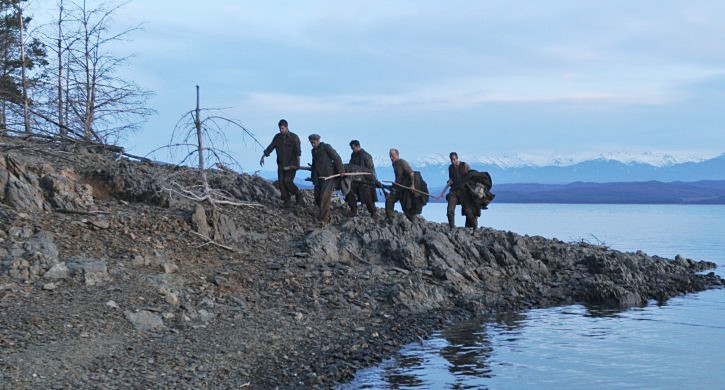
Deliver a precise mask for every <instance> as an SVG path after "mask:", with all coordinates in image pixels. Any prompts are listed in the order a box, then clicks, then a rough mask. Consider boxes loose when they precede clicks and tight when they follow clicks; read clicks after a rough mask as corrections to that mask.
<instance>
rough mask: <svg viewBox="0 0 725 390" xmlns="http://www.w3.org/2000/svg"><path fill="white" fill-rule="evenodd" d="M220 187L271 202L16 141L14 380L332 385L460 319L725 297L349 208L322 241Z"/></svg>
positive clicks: (255, 191) (623, 261)
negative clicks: (192, 191) (215, 196)
mask: <svg viewBox="0 0 725 390" xmlns="http://www.w3.org/2000/svg"><path fill="white" fill-rule="evenodd" d="M210 180H211V184H212V186H213V187H215V188H219V189H223V190H225V191H226V192H227V193H229V194H231V195H232V196H233V197H235V198H236V199H239V200H240V201H245V202H256V203H258V205H256V206H245V207H218V208H216V209H212V208H211V207H209V206H208V205H204V206H203V207H201V206H199V205H196V204H194V203H193V202H190V201H187V200H184V199H183V198H180V197H178V196H175V195H173V194H172V193H170V192H169V191H167V189H168V188H169V183H170V182H172V181H173V182H176V183H179V184H180V185H182V186H192V185H195V184H198V183H197V182H196V175H195V174H194V172H193V171H191V170H188V169H185V168H175V167H172V166H164V165H155V164H149V163H140V162H133V161H129V160H126V159H122V158H119V156H118V155H117V154H116V153H115V152H113V151H109V150H106V149H104V148H101V147H97V146H88V145H86V146H83V145H77V144H70V143H55V142H29V141H21V140H18V139H15V138H2V137H0V222H1V223H2V225H1V226H2V228H0V313H2V315H0V383H2V384H3V386H9V387H12V388H23V387H29V388H30V387H32V388H95V387H105V388H138V387H175V388H198V387H215V388H216V387H221V388H227V387H235V388H238V387H240V386H244V385H246V384H249V387H252V388H269V387H274V386H280V387H285V388H286V387H301V386H320V387H327V386H329V385H330V384H332V383H336V382H339V381H345V380H347V379H350V378H351V375H352V374H353V373H354V372H355V370H356V369H359V368H362V367H365V366H369V365H372V364H375V363H376V362H378V361H379V360H380V359H381V358H383V357H385V356H389V355H390V354H392V353H394V352H395V351H396V350H397V348H398V347H399V346H400V345H402V344H404V343H406V342H409V341H411V340H413V339H415V338H416V337H417V336H425V335H426V334H427V333H428V332H429V331H430V330H431V329H433V328H435V327H439V326H441V325H442V324H443V323H444V322H445V321H447V320H448V319H451V318H461V317H465V316H473V315H480V314H485V313H495V312H501V311H509V310H518V309H524V308H529V307H543V306H551V305H561V304H571V303H575V302H581V303H585V304H591V305H608V306H616V307H622V308H626V307H629V306H632V305H639V304H643V303H645V302H647V301H648V300H650V299H658V300H665V299H667V298H668V297H671V296H674V295H678V294H684V293H687V292H692V291H699V290H703V289H706V288H712V287H718V286H722V285H723V281H722V280H721V279H720V278H719V277H717V276H716V275H714V274H713V273H710V274H708V275H700V274H698V273H697V271H702V270H705V269H708V268H712V267H714V266H715V265H714V264H713V263H707V262H696V261H692V260H689V259H682V258H678V259H675V260H668V259H662V258H658V257H650V256H647V255H645V254H642V253H621V252H617V251H613V250H610V249H608V248H604V247H596V246H590V245H586V244H577V245H572V244H567V243H564V242H561V241H554V240H547V239H544V238H541V237H524V236H520V235H517V234H514V233H510V232H500V231H494V230H490V229H480V230H478V231H476V232H470V231H467V230H464V229H457V230H455V231H449V230H448V228H447V227H445V226H443V225H441V224H434V223H429V222H424V221H421V222H418V223H414V224H411V223H410V222H408V221H407V220H406V219H405V218H402V217H400V216H396V217H395V218H393V219H392V220H389V221H385V222H381V223H379V224H375V223H373V221H372V220H371V219H370V218H369V217H368V216H366V215H361V216H359V217H356V218H353V219H350V218H346V217H343V216H342V207H341V206H340V205H338V206H336V207H335V210H334V211H333V223H332V224H331V225H329V226H326V227H320V226H319V225H318V224H317V223H316V222H315V220H314V215H315V212H314V207H313V206H312V205H311V196H309V195H308V198H307V206H305V207H302V208H299V207H298V208H294V209H291V210H283V209H280V207H279V205H280V202H279V200H278V192H277V190H276V189H275V188H274V186H273V185H272V184H271V183H269V182H267V181H265V180H263V179H261V178H259V177H254V176H249V175H241V176H240V175H235V174H232V173H224V172H212V173H211V174H210ZM204 237H208V239H207V238H204ZM210 240H211V241H210ZM217 244H221V245H217ZM222 245H223V246H224V247H228V248H224V247H222ZM229 249H231V250H229Z"/></svg>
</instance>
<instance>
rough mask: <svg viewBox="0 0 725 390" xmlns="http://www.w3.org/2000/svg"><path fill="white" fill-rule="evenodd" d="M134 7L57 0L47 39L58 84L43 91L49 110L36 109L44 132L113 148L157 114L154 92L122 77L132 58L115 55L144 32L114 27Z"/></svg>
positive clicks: (104, 1) (48, 84)
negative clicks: (153, 106) (150, 102)
mask: <svg viewBox="0 0 725 390" xmlns="http://www.w3.org/2000/svg"><path fill="white" fill-rule="evenodd" d="M128 3H129V1H117V0H102V1H101V2H94V4H97V5H94V6H93V7H91V6H89V5H88V4H87V2H86V1H85V0H56V5H57V20H54V22H53V24H52V26H51V25H48V27H47V28H46V29H45V32H44V34H43V40H44V41H45V43H46V47H48V48H50V50H52V51H53V52H54V53H55V54H56V56H55V58H54V59H53V61H55V62H57V63H56V64H54V65H55V69H54V70H52V73H54V74H53V76H52V79H53V80H52V81H51V80H50V78H48V79H47V80H46V82H45V84H44V85H42V86H41V89H43V90H44V97H45V104H43V106H44V107H45V108H44V109H42V108H40V107H35V108H34V110H35V111H36V112H38V111H44V113H43V115H42V116H38V115H34V116H35V117H36V118H38V119H40V120H41V128H45V129H46V130H49V129H52V131H55V132H57V133H58V134H61V135H70V136H73V137H78V138H83V139H86V140H94V141H96V142H104V143H108V142H113V141H116V140H118V139H120V138H123V137H125V136H126V135H127V134H129V133H130V132H132V131H135V130H137V129H138V128H139V127H140V126H141V124H142V123H143V122H145V120H146V119H147V118H148V117H149V116H150V115H152V114H154V113H155V111H154V110H153V109H151V108H148V107H147V102H148V100H149V98H150V97H151V96H152V93H151V92H150V91H148V90H145V89H143V88H141V87H140V86H138V85H137V84H135V83H134V82H133V81H131V80H128V79H125V78H124V77H122V76H121V75H120V70H121V69H122V68H123V67H124V66H126V65H127V64H128V62H129V60H130V58H131V55H119V54H118V52H117V51H113V50H112V48H115V49H117V48H118V47H119V46H120V45H118V43H119V42H126V41H130V40H131V36H132V34H133V33H135V32H137V31H139V30H140V29H141V28H142V25H141V24H139V25H136V26H132V27H130V28H125V29H117V28H115V26H113V17H114V15H115V14H116V13H118V11H119V10H120V9H121V8H122V7H124V6H125V5H127V4H128ZM32 108H33V107H31V109H32ZM31 112H32V111H31Z"/></svg>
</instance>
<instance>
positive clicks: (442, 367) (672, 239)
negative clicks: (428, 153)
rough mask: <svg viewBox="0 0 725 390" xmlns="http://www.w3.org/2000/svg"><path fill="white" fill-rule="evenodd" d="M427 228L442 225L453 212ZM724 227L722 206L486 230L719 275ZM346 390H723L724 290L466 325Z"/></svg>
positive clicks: (642, 208)
mask: <svg viewBox="0 0 725 390" xmlns="http://www.w3.org/2000/svg"><path fill="white" fill-rule="evenodd" d="M424 216H425V217H426V219H428V220H431V221H436V222H441V223H443V222H445V221H446V216H445V204H429V205H427V206H426V209H425V214H424ZM456 219H457V221H456V222H457V224H458V225H461V224H462V223H463V222H464V220H463V218H462V217H461V216H460V215H458V216H456ZM724 221H725V206H681V205H665V206H663V205H532V204H494V205H492V206H491V209H490V210H486V211H484V215H483V217H482V218H481V219H480V221H479V225H482V226H488V227H493V228H495V229H501V230H511V231H514V232H517V233H520V234H528V235H541V236H544V237H548V238H553V237H556V238H559V239H561V240H564V241H580V240H586V241H589V242H591V243H602V244H605V245H608V246H610V247H612V248H614V249H618V250H623V251H635V250H643V251H645V252H647V253H648V254H650V255H660V256H664V257H670V258H672V257H674V256H675V255H677V254H680V255H682V256H685V257H689V258H694V259H701V260H711V261H714V262H716V263H718V264H719V265H720V266H721V267H719V268H718V269H717V270H716V272H718V273H719V274H721V275H723V273H722V270H723V268H722V266H723V265H725V222H724ZM344 387H346V388H426V389H428V388H434V389H442V388H460V389H464V388H491V389H541V388H550V389H584V388H597V389H628V388H638V389H639V388H658V389H683V388H688V389H724V388H725V290H723V289H719V290H710V291H705V292H702V293H698V294H690V295H687V296H684V297H676V298H673V299H670V300H669V301H668V302H666V304H664V305H661V306H658V305H656V304H655V303H654V302H652V303H651V304H650V305H648V306H646V307H643V308H634V309H630V310H626V311H613V310H605V309H597V308H585V307H583V306H581V305H574V306H566V307H557V308H549V309H536V310H528V311H526V312H523V313H510V314H506V315H502V316H500V317H499V318H494V319H480V320H476V321H469V322H465V323H460V324H457V325H455V326H453V327H450V328H448V329H443V330H441V331H438V332H435V333H434V334H433V335H432V337H431V338H430V339H428V340H424V341H423V342H421V343H413V344H410V345H408V346H406V347H405V348H403V349H402V350H401V351H400V352H399V353H398V354H397V355H396V356H394V357H392V358H391V359H389V360H388V361H386V362H385V363H383V364H382V365H380V366H378V367H374V368H370V369H366V370H363V371H361V372H359V373H358V375H357V377H356V378H355V380H354V381H353V382H352V383H351V384H350V385H348V386H344Z"/></svg>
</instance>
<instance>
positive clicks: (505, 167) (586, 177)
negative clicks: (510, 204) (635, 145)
mask: <svg viewBox="0 0 725 390" xmlns="http://www.w3.org/2000/svg"><path fill="white" fill-rule="evenodd" d="M639 157H640V158H636V156H632V155H626V154H620V155H607V156H598V157H596V158H594V159H590V160H584V161H578V162H575V161H577V160H576V159H573V158H559V159H554V160H550V161H548V163H549V164H550V165H541V164H542V163H544V162H543V161H538V162H532V161H527V160H525V159H521V158H519V159H488V160H486V159H464V158H461V160H462V161H466V162H467V163H468V164H469V165H470V166H471V167H472V168H473V169H476V170H478V171H486V172H488V173H490V174H491V177H492V178H493V182H494V186H497V185H499V184H504V183H539V184H566V183H573V182H591V183H611V182H645V181H655V180H656V181H662V182H673V181H687V182H691V181H702V180H725V154H722V155H720V156H717V157H714V158H710V159H702V158H696V157H690V158H683V157H682V156H672V155H654V154H643V155H639ZM449 164H450V163H449V162H448V159H447V158H442V157H441V156H435V157H432V158H429V159H425V160H416V161H411V165H412V166H413V169H415V170H418V171H420V172H421V173H422V175H423V177H424V178H425V180H426V181H427V182H428V186H432V187H442V186H443V185H444V184H445V182H446V181H447V180H448V165H449ZM378 165H381V164H378ZM377 172H378V176H379V177H381V178H383V179H392V177H393V172H392V168H391V167H390V166H378V167H377Z"/></svg>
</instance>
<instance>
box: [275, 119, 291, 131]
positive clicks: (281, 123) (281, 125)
mask: <svg viewBox="0 0 725 390" xmlns="http://www.w3.org/2000/svg"><path fill="white" fill-rule="evenodd" d="M277 126H279V132H280V133H282V134H287V132H288V131H289V127H288V126H287V121H286V120H284V119H280V120H279V123H278V124H277Z"/></svg>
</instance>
